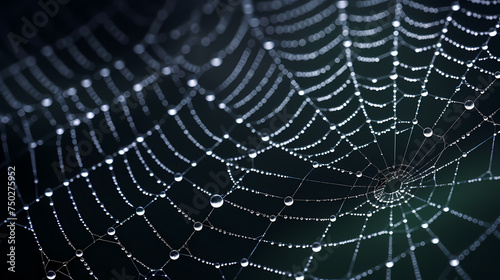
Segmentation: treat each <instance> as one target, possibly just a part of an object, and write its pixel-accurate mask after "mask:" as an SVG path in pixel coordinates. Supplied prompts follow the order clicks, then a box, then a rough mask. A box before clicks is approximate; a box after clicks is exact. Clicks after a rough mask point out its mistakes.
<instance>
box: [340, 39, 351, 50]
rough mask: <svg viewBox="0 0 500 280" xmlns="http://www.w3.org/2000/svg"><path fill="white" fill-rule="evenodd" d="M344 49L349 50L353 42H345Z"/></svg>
mask: <svg viewBox="0 0 500 280" xmlns="http://www.w3.org/2000/svg"><path fill="white" fill-rule="evenodd" d="M342 44H343V45H344V47H346V48H348V47H350V46H352V41H351V40H345V41H344V43H342Z"/></svg>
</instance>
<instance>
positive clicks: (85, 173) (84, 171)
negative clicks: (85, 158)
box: [80, 168, 89, 178]
mask: <svg viewBox="0 0 500 280" xmlns="http://www.w3.org/2000/svg"><path fill="white" fill-rule="evenodd" d="M80 175H82V177H84V178H86V177H88V176H89V171H88V170H87V169H85V168H84V169H82V173H80Z"/></svg>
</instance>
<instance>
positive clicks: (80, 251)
mask: <svg viewBox="0 0 500 280" xmlns="http://www.w3.org/2000/svg"><path fill="white" fill-rule="evenodd" d="M75 255H76V256H77V257H79V258H81V257H82V256H83V251H82V250H80V249H78V250H76V251H75Z"/></svg>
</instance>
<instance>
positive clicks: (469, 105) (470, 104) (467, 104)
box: [464, 100, 474, 110]
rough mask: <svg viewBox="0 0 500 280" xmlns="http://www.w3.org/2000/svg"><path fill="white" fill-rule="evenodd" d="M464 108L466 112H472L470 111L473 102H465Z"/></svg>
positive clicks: (472, 107)
mask: <svg viewBox="0 0 500 280" xmlns="http://www.w3.org/2000/svg"><path fill="white" fill-rule="evenodd" d="M464 107H465V109H466V110H472V109H474V101H472V100H467V101H465V103H464Z"/></svg>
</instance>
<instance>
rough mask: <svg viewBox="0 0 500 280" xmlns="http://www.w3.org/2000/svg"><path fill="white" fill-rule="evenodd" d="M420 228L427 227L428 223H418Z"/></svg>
mask: <svg viewBox="0 0 500 280" xmlns="http://www.w3.org/2000/svg"><path fill="white" fill-rule="evenodd" d="M420 226H421V227H422V228H428V227H429V224H428V223H423V224H422V225H420Z"/></svg>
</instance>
